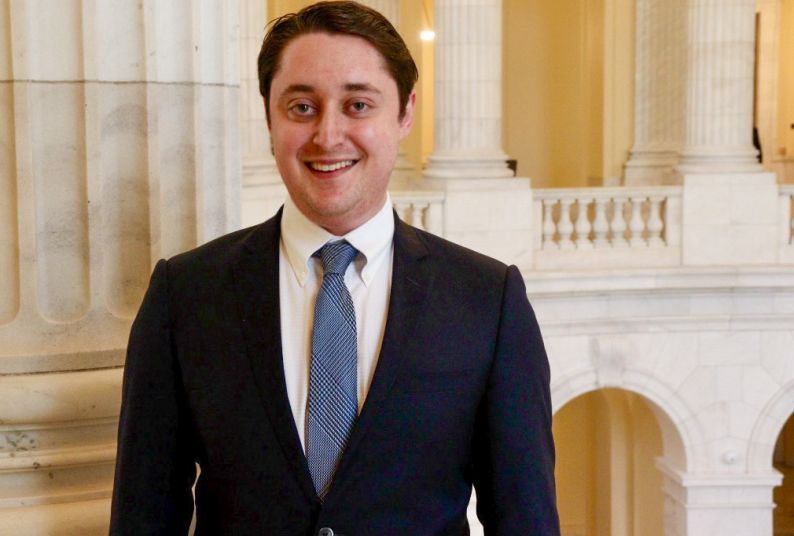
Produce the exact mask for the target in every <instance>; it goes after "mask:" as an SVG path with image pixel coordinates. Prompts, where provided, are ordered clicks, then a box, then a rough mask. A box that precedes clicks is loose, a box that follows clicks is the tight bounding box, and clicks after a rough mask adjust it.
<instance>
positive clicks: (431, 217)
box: [425, 201, 444, 236]
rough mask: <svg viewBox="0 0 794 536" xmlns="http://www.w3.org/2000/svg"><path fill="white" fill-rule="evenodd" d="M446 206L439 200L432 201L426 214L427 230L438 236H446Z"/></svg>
mask: <svg viewBox="0 0 794 536" xmlns="http://www.w3.org/2000/svg"><path fill="white" fill-rule="evenodd" d="M443 208H444V206H443V205H442V204H441V203H439V202H432V201H431V202H430V204H428V206H427V213H426V214H425V225H426V227H427V229H426V230H427V231H428V232H430V233H433V234H436V235H438V236H444V210H443Z"/></svg>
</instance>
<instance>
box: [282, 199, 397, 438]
mask: <svg viewBox="0 0 794 536" xmlns="http://www.w3.org/2000/svg"><path fill="white" fill-rule="evenodd" d="M393 237H394V215H393V212H392V203H391V198H390V197H388V195H387V198H386V202H385V204H384V205H383V208H381V210H380V211H379V212H378V213H377V214H375V216H373V217H372V219H370V220H369V221H367V222H366V223H364V224H363V225H361V226H360V227H358V228H356V229H354V230H353V231H350V232H349V233H347V234H346V235H345V236H343V237H339V236H334V235H332V234H331V233H329V232H328V231H326V230H325V229H323V228H322V227H320V226H318V225H317V224H315V223H313V222H311V221H310V220H309V219H308V218H306V216H304V215H303V213H302V212H301V211H300V210H298V208H297V207H296V206H295V204H294V203H293V202H292V200H291V199H290V198H289V197H288V198H287V201H286V202H285V203H284V212H283V214H282V216H281V242H280V247H279V299H280V312H281V348H282V352H283V357H284V377H285V379H286V383H287V396H288V397H289V403H290V406H291V407H292V416H293V417H294V418H295V426H296V427H297V429H298V436H299V437H300V441H301V445H302V446H303V448H304V451H305V449H306V403H307V400H308V396H309V370H310V366H311V349H312V327H313V324H314V302H315V300H316V299H317V292H318V291H319V290H320V285H321V284H322V281H323V267H322V264H321V262H320V259H318V258H316V257H312V255H313V254H314V253H315V252H316V251H317V250H318V249H320V248H321V247H322V246H323V245H324V244H325V243H326V242H329V241H337V240H341V239H343V238H344V239H345V240H347V241H348V242H349V243H350V244H351V245H352V246H353V247H354V248H356V249H357V250H358V254H357V255H356V257H355V258H354V259H353V262H351V263H350V266H348V268H347V271H346V272H345V284H346V285H347V288H348V290H350V295H351V297H352V298H353V306H354V307H355V309H356V342H357V346H358V378H357V379H358V409H359V412H360V411H361V407H362V406H363V404H364V400H365V399H366V396H367V392H368V391H369V386H370V383H371V382H372V375H373V373H374V372H375V366H376V365H377V363H378V354H379V353H380V347H381V342H382V341H383V331H384V329H385V327H386V315H387V312H388V307H389V294H390V290H391V275H392V257H393V253H394V247H393V244H392V239H393Z"/></svg>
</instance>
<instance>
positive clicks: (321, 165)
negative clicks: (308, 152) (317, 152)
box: [305, 160, 358, 173]
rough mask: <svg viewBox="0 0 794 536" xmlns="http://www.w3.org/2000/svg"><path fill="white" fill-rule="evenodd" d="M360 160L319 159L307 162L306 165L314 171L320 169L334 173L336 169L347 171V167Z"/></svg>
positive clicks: (323, 171) (320, 170) (322, 171)
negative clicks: (334, 160)
mask: <svg viewBox="0 0 794 536" xmlns="http://www.w3.org/2000/svg"><path fill="white" fill-rule="evenodd" d="M357 162H358V160H339V161H336V162H333V161H328V160H325V161H317V162H305V164H306V167H308V168H309V169H310V170H312V171H319V172H321V173H333V172H334V171H346V170H347V169H349V168H351V167H353V166H354V165H356V163H357Z"/></svg>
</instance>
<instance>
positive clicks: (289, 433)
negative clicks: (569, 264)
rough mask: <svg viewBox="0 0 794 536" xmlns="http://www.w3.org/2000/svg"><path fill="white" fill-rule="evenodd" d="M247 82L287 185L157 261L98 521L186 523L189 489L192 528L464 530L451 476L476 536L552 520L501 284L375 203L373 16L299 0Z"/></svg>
mask: <svg viewBox="0 0 794 536" xmlns="http://www.w3.org/2000/svg"><path fill="white" fill-rule="evenodd" d="M259 76H260V90H261V93H262V96H263V98H264V106H265V110H266V112H267V117H268V124H269V126H270V133H271V139H272V144H273V152H274V155H275V158H276V162H277V164H278V168H279V171H280V173H281V176H282V178H283V180H284V183H285V185H286V187H287V190H288V192H289V198H288V199H287V200H286V202H285V205H284V207H283V209H282V210H280V211H279V213H278V214H276V215H275V216H274V217H273V218H271V219H270V220H268V221H266V222H265V223H263V224H261V225H259V226H256V227H253V228H250V229H244V230H242V231H238V232H236V233H232V234H230V235H227V236H225V237H222V238H219V239H217V240H215V241H213V242H210V243H209V244H206V245H204V246H202V247H200V248H197V249H196V250H193V251H190V252H187V253H184V254H181V255H178V256H176V257H174V258H172V259H169V260H167V261H166V260H161V261H160V262H159V263H158V264H157V266H156V268H155V270H154V273H153V275H152V281H151V284H150V287H149V290H148V291H147V293H146V297H145V298H144V301H143V304H142V305H141V309H140V312H139V313H138V316H137V318H136V320H135V323H134V325H133V329H132V332H131V335H130V343H129V348H128V356H127V364H126V370H125V378H124V392H123V402H122V413H121V421H120V428H119V452H118V460H117V465H116V483H115V488H114V494H113V511H112V521H111V533H112V534H186V533H187V530H188V526H189V524H190V518H191V514H192V512H193V506H194V503H195V511H196V518H197V524H196V534H198V535H203V534H204V535H209V534H212V535H215V534H268V535H289V536H303V535H306V536H308V535H315V534H317V535H322V536H333V535H344V536H369V535H377V536H382V535H400V536H403V535H412V536H414V535H428V536H431V535H433V536H434V535H456V536H457V535H465V534H468V533H469V528H468V523H467V520H466V507H467V504H468V502H469V498H470V495H471V490H472V485H473V486H474V487H475V488H476V489H477V494H478V508H477V510H478V512H477V513H478V516H479V518H480V520H481V521H482V523H483V525H484V526H485V532H486V534H488V535H499V536H502V535H504V536H507V535H510V536H513V535H517V534H522V535H523V534H526V535H544V536H545V535H557V534H559V527H558V520H557V512H556V506H555V495H554V475H553V470H554V447H553V442H552V437H551V408H550V401H549V368H548V361H547V359H546V354H545V351H544V348H543V342H542V339H541V336H540V332H539V330H538V327H537V323H536V321H535V318H534V315H533V313H532V309H531V308H530V306H529V303H528V302H527V299H526V294H525V289H524V284H523V281H522V278H521V275H520V274H519V272H518V270H517V269H516V268H515V267H507V266H505V265H504V264H502V263H500V262H498V261H495V260H493V259H489V258H487V257H485V256H482V255H479V254H477V253H474V252H472V251H469V250H466V249H464V248H462V247H460V246H456V245H454V244H451V243H449V242H446V241H444V240H442V239H440V238H437V237H434V236H432V235H430V234H427V233H424V232H422V231H419V230H417V229H415V228H413V227H410V226H408V225H406V224H405V223H403V222H401V221H399V220H398V219H397V218H396V216H395V214H394V211H393V209H392V206H391V201H390V199H389V196H388V193H387V186H388V180H389V175H390V173H391V171H392V168H393V166H394V162H395V158H396V154H397V148H398V144H399V142H400V140H401V139H402V138H403V137H404V136H405V135H406V134H407V133H408V132H409V130H410V128H411V123H412V121H413V114H414V106H415V100H416V95H415V93H414V89H413V88H414V84H415V83H416V80H417V71H416V66H415V65H414V62H413V59H412V58H411V56H410V54H409V52H408V50H407V48H406V46H405V43H404V42H403V41H402V39H401V38H400V36H399V35H398V34H397V32H396V31H395V30H394V28H393V27H392V26H391V25H390V24H389V23H388V21H387V20H386V19H385V18H384V17H382V16H381V15H380V14H378V13H377V12H375V11H373V10H371V9H369V8H366V7H364V6H361V5H359V4H356V3H353V2H323V3H319V4H315V5H313V6H310V7H307V8H306V9H304V10H302V11H300V12H299V13H297V14H290V15H287V16H284V17H281V18H280V19H277V20H276V21H275V22H274V23H273V24H272V26H271V28H270V31H269V33H268V35H267V36H266V38H265V41H264V43H263V45H262V51H261V53H260V56H259ZM196 464H198V466H199V467H200V475H199V476H198V478H196V469H195V468H196ZM194 484H195V500H194V497H193V495H192V494H191V487H192V486H193V485H194Z"/></svg>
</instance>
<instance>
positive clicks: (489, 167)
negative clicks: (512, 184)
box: [423, 154, 513, 179]
mask: <svg viewBox="0 0 794 536" xmlns="http://www.w3.org/2000/svg"><path fill="white" fill-rule="evenodd" d="M423 175H424V176H425V177H428V178H433V179H488V178H494V179H498V178H506V177H512V176H513V171H512V170H511V169H510V168H509V167H507V155H505V154H495V155H482V156H476V155H474V156H472V155H439V154H435V155H430V156H429V157H428V159H427V168H426V169H425V171H424V173H423Z"/></svg>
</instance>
